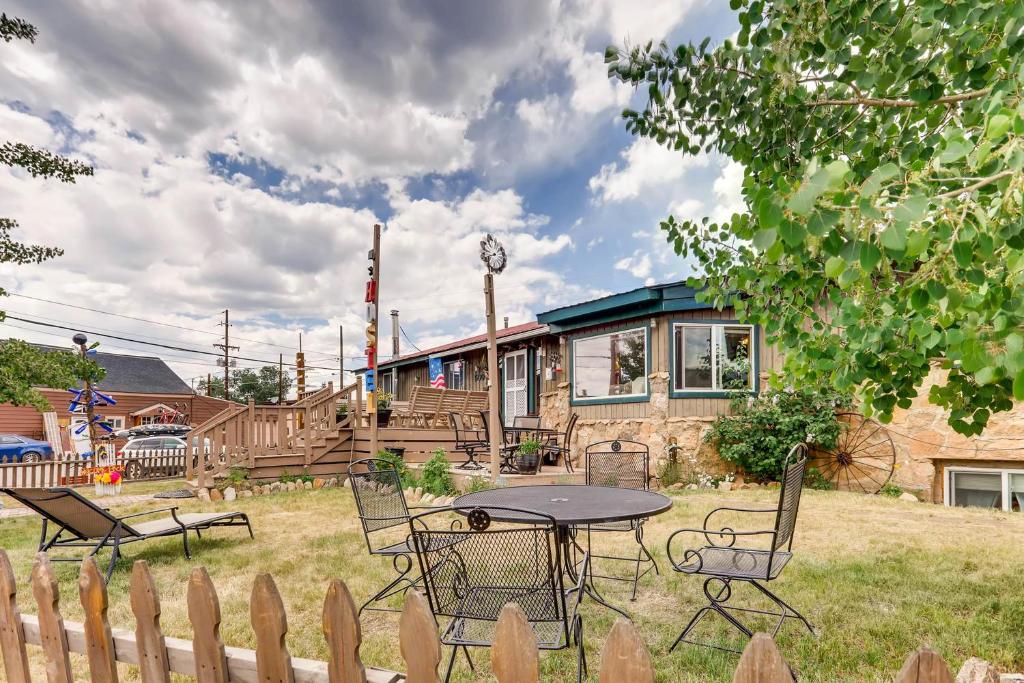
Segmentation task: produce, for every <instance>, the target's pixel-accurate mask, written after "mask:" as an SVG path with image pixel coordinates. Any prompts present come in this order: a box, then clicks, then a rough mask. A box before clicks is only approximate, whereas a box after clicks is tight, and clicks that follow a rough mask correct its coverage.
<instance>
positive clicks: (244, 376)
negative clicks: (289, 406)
mask: <svg viewBox="0 0 1024 683" xmlns="http://www.w3.org/2000/svg"><path fill="white" fill-rule="evenodd" d="M230 381H231V393H230V398H231V400H232V401H235V402H236V403H248V402H249V399H252V400H253V401H255V402H256V404H257V405H259V404H264V403H270V401H271V399H275V400H276V399H277V390H278V372H277V366H276V365H264V366H263V367H262V368H260V369H259V370H254V369H252V368H238V369H237V370H232V371H231V378H230ZM281 381H282V389H283V393H284V394H287V393H288V390H289V389H291V387H292V377H291V375H289V374H288V373H287V372H286V373H284V377H283V379H282V380H281ZM196 392H197V393H200V394H205V393H207V392H206V380H205V379H204V380H200V381H199V386H198V387H196ZM209 393H210V395H211V396H215V397H216V398H224V378H223V377H212V378H211V379H210V392H209Z"/></svg>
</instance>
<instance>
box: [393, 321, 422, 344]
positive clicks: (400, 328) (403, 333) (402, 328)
mask: <svg viewBox="0 0 1024 683" xmlns="http://www.w3.org/2000/svg"><path fill="white" fill-rule="evenodd" d="M398 329H399V330H401V332H402V336H403V337H405V341H407V342H409V346H411V347H412V348H414V349H416V350H417V351H419V350H420V347H418V346H416V345H415V344H413V343H412V339H409V335H408V334H406V332H405V328H404V327H402V326H401V324H399V326H398Z"/></svg>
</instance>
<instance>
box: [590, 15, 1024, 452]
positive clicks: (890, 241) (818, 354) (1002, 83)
mask: <svg viewBox="0 0 1024 683" xmlns="http://www.w3.org/2000/svg"><path fill="white" fill-rule="evenodd" d="M730 6H731V7H732V9H734V10H737V12H738V20H739V31H738V33H737V36H736V39H735V41H733V40H727V41H725V42H724V43H723V44H721V45H720V46H717V47H711V46H709V43H710V41H709V40H708V39H705V40H704V41H703V42H702V43H700V44H699V45H693V44H685V45H679V46H678V47H675V48H670V47H669V46H668V45H666V44H664V43H662V44H660V45H656V46H655V45H652V44H651V43H648V44H646V45H643V46H637V47H634V48H622V49H620V48H616V47H610V48H608V51H607V53H606V60H607V62H608V64H609V74H610V75H611V76H612V77H613V78H617V79H619V80H621V81H624V82H626V83H630V84H632V85H634V86H636V87H637V88H641V89H642V90H643V92H645V93H646V95H647V98H646V105H645V107H644V108H643V109H642V110H639V111H634V110H627V111H625V112H624V117H625V120H626V127H627V129H628V130H629V131H630V132H632V133H634V134H636V135H639V136H643V137H648V138H653V139H654V140H656V141H657V142H659V143H660V144H663V145H665V146H667V147H669V148H672V149H675V150H678V151H679V152H680V153H681V154H699V153H707V152H711V151H717V152H718V153H720V154H723V155H725V156H727V157H729V158H730V159H732V160H733V161H736V162H739V163H741V164H742V165H743V167H744V178H743V186H742V191H743V197H744V200H745V203H746V211H745V212H744V213H742V214H737V215H734V216H733V217H732V218H731V219H729V220H726V221H725V222H722V223H714V222H711V221H710V220H709V219H707V218H705V219H703V220H700V221H692V220H680V219H677V218H675V217H669V218H668V219H667V220H666V221H664V222H663V223H662V227H663V229H664V230H665V231H666V232H667V237H668V241H669V242H670V243H671V244H672V245H673V246H674V248H675V251H676V253H678V254H681V255H683V256H685V257H690V258H693V259H694V260H695V261H696V263H697V265H698V269H699V275H700V277H698V278H694V279H693V280H692V284H694V285H697V286H706V289H705V290H704V292H703V294H701V297H702V298H703V300H704V301H707V302H711V303H713V304H714V305H715V306H717V307H719V308H722V307H725V306H727V305H735V307H736V311H737V316H738V317H739V318H740V319H741V320H743V321H744V322H749V323H756V324H759V325H761V326H763V328H764V330H765V333H766V336H767V338H768V341H769V343H773V344H777V345H778V346H779V347H780V348H781V350H782V352H783V353H784V356H785V367H784V371H785V381H786V382H788V383H792V384H793V385H795V386H797V387H825V386H829V385H831V386H832V387H834V388H836V389H838V390H840V391H846V392H850V391H854V390H856V391H858V393H859V397H860V399H861V405H862V407H863V409H864V410H865V412H867V413H869V414H870V413H874V414H877V415H878V416H879V418H880V419H881V420H883V421H888V420H889V419H891V417H892V413H893V411H894V409H895V408H897V407H902V408H907V407H909V406H910V405H911V400H912V399H913V398H914V397H915V396H916V395H917V392H918V388H919V387H920V386H921V384H922V383H923V382H924V380H925V378H926V376H927V375H928V373H929V370H930V368H931V366H932V364H933V363H939V364H940V365H941V367H942V368H944V369H945V370H946V371H947V372H946V373H945V376H944V379H943V380H941V381H939V382H938V383H937V384H935V385H934V386H933V387H932V389H931V393H930V395H929V399H930V401H931V402H932V403H935V404H937V405H939V406H942V407H943V408H946V409H948V410H949V411H950V416H949V423H950V425H951V426H952V427H953V428H954V429H955V430H956V431H958V432H960V433H962V434H967V435H971V434H979V433H981V432H982V431H983V430H984V428H985V426H986V424H987V423H988V420H989V416H990V415H991V414H992V413H993V412H997V411H1005V410H1010V409H1011V408H1012V406H1013V402H1012V398H1013V397H1014V396H1016V398H1017V399H1022V400H1024V220H1022V218H1021V215H1022V205H1024V172H1022V170H1024V100H1022V92H1024V56H1022V55H1024V3H1021V2H1008V1H1007V0H972V1H971V2H949V1H948V0H914V1H913V2H893V1H892V0H730Z"/></svg>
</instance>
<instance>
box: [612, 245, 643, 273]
mask: <svg viewBox="0 0 1024 683" xmlns="http://www.w3.org/2000/svg"><path fill="white" fill-rule="evenodd" d="M651 267H652V266H651V257H650V255H649V254H647V253H645V252H642V251H641V250H637V251H635V252H633V255H632V256H627V257H626V258H624V259H620V260H619V261H617V262H616V263H615V269H616V270H624V271H626V272H627V273H629V274H630V275H632V276H633V277H639V278H647V277H649V276H650V274H651Z"/></svg>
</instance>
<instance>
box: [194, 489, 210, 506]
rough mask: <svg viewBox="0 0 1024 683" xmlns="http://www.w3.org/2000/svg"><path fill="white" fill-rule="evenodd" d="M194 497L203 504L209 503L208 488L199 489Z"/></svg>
mask: <svg viewBox="0 0 1024 683" xmlns="http://www.w3.org/2000/svg"><path fill="white" fill-rule="evenodd" d="M196 497H197V498H198V499H199V500H201V501H203V502H204V503H209V502H210V489H208V488H201V489H199V492H198V493H196Z"/></svg>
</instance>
